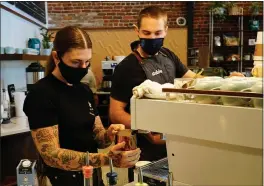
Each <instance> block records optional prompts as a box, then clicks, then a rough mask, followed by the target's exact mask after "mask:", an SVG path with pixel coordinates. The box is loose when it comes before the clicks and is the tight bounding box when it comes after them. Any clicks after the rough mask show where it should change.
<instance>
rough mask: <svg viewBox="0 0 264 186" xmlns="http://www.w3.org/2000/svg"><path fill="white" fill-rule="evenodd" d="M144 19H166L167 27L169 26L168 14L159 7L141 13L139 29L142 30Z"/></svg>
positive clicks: (138, 20) (138, 22)
mask: <svg viewBox="0 0 264 186" xmlns="http://www.w3.org/2000/svg"><path fill="white" fill-rule="evenodd" d="M144 17H151V18H154V19H158V18H164V23H165V26H167V19H168V16H167V13H166V12H165V11H164V10H162V9H161V8H159V7H157V6H149V7H147V8H144V9H143V10H141V11H140V13H139V16H138V19H137V26H138V28H140V26H141V21H142V19H143V18H144Z"/></svg>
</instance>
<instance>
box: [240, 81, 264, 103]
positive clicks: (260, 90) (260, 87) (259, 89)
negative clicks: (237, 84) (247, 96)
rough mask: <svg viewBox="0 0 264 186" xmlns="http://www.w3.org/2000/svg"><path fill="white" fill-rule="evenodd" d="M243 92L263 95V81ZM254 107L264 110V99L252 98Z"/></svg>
mask: <svg viewBox="0 0 264 186" xmlns="http://www.w3.org/2000/svg"><path fill="white" fill-rule="evenodd" d="M241 92H254V93H263V85H262V82H261V81H257V82H256V83H255V84H254V85H253V86H252V87H250V88H247V89H243V90H241ZM252 102H253V106H254V107H255V108H263V99H261V98H252Z"/></svg>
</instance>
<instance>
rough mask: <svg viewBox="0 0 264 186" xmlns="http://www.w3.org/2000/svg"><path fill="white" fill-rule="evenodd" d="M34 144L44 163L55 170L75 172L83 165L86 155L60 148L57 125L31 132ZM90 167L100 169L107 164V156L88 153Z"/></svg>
mask: <svg viewBox="0 0 264 186" xmlns="http://www.w3.org/2000/svg"><path fill="white" fill-rule="evenodd" d="M31 134H32V137H33V140H34V143H35V145H36V147H37V149H38V152H39V153H40V155H41V157H42V158H43V160H44V162H45V163H46V164H47V165H49V166H51V167H55V168H59V169H63V170H72V171H77V170H81V169H82V166H84V165H85V156H86V153H84V152H78V151H73V150H68V149H63V148H60V143H59V131H58V125H55V126H52V127H46V128H40V129H36V130H32V131H31ZM89 159H90V165H92V166H93V167H95V168H96V167H102V166H104V165H108V164H109V158H108V155H106V154H103V153H89Z"/></svg>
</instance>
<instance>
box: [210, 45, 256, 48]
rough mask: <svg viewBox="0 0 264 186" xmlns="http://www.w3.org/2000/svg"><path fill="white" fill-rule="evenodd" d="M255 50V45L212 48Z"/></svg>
mask: <svg viewBox="0 0 264 186" xmlns="http://www.w3.org/2000/svg"><path fill="white" fill-rule="evenodd" d="M240 47H243V48H252V49H254V48H255V45H238V46H225V45H224V46H214V49H237V48H240Z"/></svg>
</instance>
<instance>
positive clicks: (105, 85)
mask: <svg viewBox="0 0 264 186" xmlns="http://www.w3.org/2000/svg"><path fill="white" fill-rule="evenodd" d="M119 62H120V61H114V60H104V61H102V70H103V81H102V87H101V89H102V91H104V92H110V90H111V86H112V76H113V74H114V70H115V67H116V66H117V65H118V64H119Z"/></svg>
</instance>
